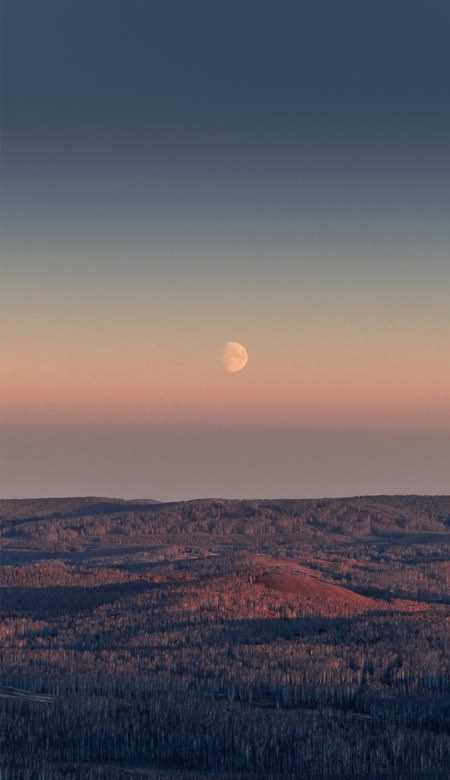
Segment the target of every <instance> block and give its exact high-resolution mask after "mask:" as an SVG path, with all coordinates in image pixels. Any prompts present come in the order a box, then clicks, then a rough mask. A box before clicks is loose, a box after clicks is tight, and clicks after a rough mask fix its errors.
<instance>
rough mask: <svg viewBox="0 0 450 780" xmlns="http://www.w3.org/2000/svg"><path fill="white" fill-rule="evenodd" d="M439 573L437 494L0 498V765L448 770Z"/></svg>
mask: <svg viewBox="0 0 450 780" xmlns="http://www.w3.org/2000/svg"><path fill="white" fill-rule="evenodd" d="M449 576H450V498H449V497H419V496H403V497H398V496H397V497H396V496H393V497H385V496H378V497H360V498H350V499H329V500H298V501H292V500H276V501H231V500H198V501H190V502H177V503H165V504H162V503H158V502H151V501H122V500H120V499H117V500H116V499H114V500H113V499H106V498H95V497H94V498H86V499H46V500H24V501H0V770H1V773H2V774H1V776H2V777H5V778H9V777H11V778H16V777H17V778H35V777H45V778H49V780H53V778H60V777H61V778H62V777H66V778H84V777H86V778H96V777H99V778H100V777H117V778H125V777H136V778H138V777H161V778H164V777H174V778H175V777H180V778H182V777H186V778H188V777H222V778H227V777H232V778H239V777H243V778H245V777H255V778H256V777H273V778H276V777H279V778H282V777H283V778H284V777H285V778H297V777H300V776H301V777H302V778H319V779H320V778H339V777H342V778H371V777H375V776H374V775H372V774H371V772H372V766H373V756H374V754H376V756H377V775H376V777H377V778H378V777H383V778H394V777H396V778H413V777H418V776H420V777H429V778H440V777H442V778H444V777H448V775H449V773H450V729H449V727H448V716H449V713H450V588H449V586H450V583H449ZM418 767H420V774H417V772H418ZM39 773H40V774H39Z"/></svg>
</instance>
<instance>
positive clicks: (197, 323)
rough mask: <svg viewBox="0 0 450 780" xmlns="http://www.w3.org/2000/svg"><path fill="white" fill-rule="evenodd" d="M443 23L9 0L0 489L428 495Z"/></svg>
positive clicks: (449, 292)
mask: <svg viewBox="0 0 450 780" xmlns="http://www.w3.org/2000/svg"><path fill="white" fill-rule="evenodd" d="M449 39H450V10H449V7H448V3H447V2H444V0H442V1H441V0H421V1H420V2H419V0H409V1H408V2H406V1H404V0H397V2H395V3H392V0H390V1H389V2H388V1H387V0H379V1H378V2H377V3H364V2H361V0H359V2H353V1H351V2H346V1H345V0H344V1H343V2H341V3H336V2H335V0H315V2H304V3H303V2H298V0H296V2H290V1H289V0H286V1H285V2H283V3H281V4H279V3H274V2H265V1H264V0H258V2H256V1H255V2H254V1H253V0H247V1H246V2H244V3H243V2H235V1H234V0H229V2H227V3H214V2H211V0H209V1H208V2H206V1H203V0H202V1H200V0H191V2H189V3H186V2H181V0H172V1H171V0H154V1H152V2H147V1H146V0H39V2H35V0H6V2H4V13H3V19H2V38H1V41H2V47H1V48H2V62H3V68H2V71H3V79H2V84H1V90H2V117H1V119H2V146H1V154H2V159H1V182H2V184H1V211H2V225H1V228H2V230H1V234H0V263H1V266H0V271H1V282H0V305H1V308H0V323H1V334H2V342H1V343H2V347H1V352H0V354H1V361H0V465H1V470H0V495H3V496H25V495H36V496H37V495H49V494H51V495H62V494H68V493H73V494H80V493H91V494H92V493H97V494H98V493H102V494H108V495H117V494H120V495H123V496H137V495H139V496H141V497H144V496H145V497H156V498H179V497H180V498H182V497H191V496H196V495H222V496H225V495H235V496H238V495H239V496H241V495H242V496H247V495H248V496H255V495H257V496H266V495H271V496H275V495H277V496H281V495H284V496H305V495H331V494H333V495H343V494H349V493H353V494H359V493H367V492H372V493H373V492H384V491H389V492H447V493H448V492H450V479H449V477H448V474H449V473H450V469H449V468H448V467H449V466H450V221H449V207H450V142H449V138H450V82H449V73H450V49H449V46H448V41H449ZM229 340H238V341H240V342H242V343H243V344H245V345H246V347H247V349H248V351H249V355H250V361H249V364H248V367H247V368H246V369H245V371H243V372H242V373H241V374H239V375H234V376H229V375H226V374H225V373H224V371H223V368H222V366H221V360H220V359H221V353H222V348H223V344H224V343H225V342H226V341H229Z"/></svg>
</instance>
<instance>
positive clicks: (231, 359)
mask: <svg viewBox="0 0 450 780" xmlns="http://www.w3.org/2000/svg"><path fill="white" fill-rule="evenodd" d="M247 363H248V352H247V350H246V349H245V347H244V346H243V345H242V344H239V342H238V341H228V342H227V343H226V344H225V349H224V351H223V366H224V369H225V371H227V372H228V373H229V374H236V373H237V372H238V371H242V369H243V368H245V366H246V365H247Z"/></svg>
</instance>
